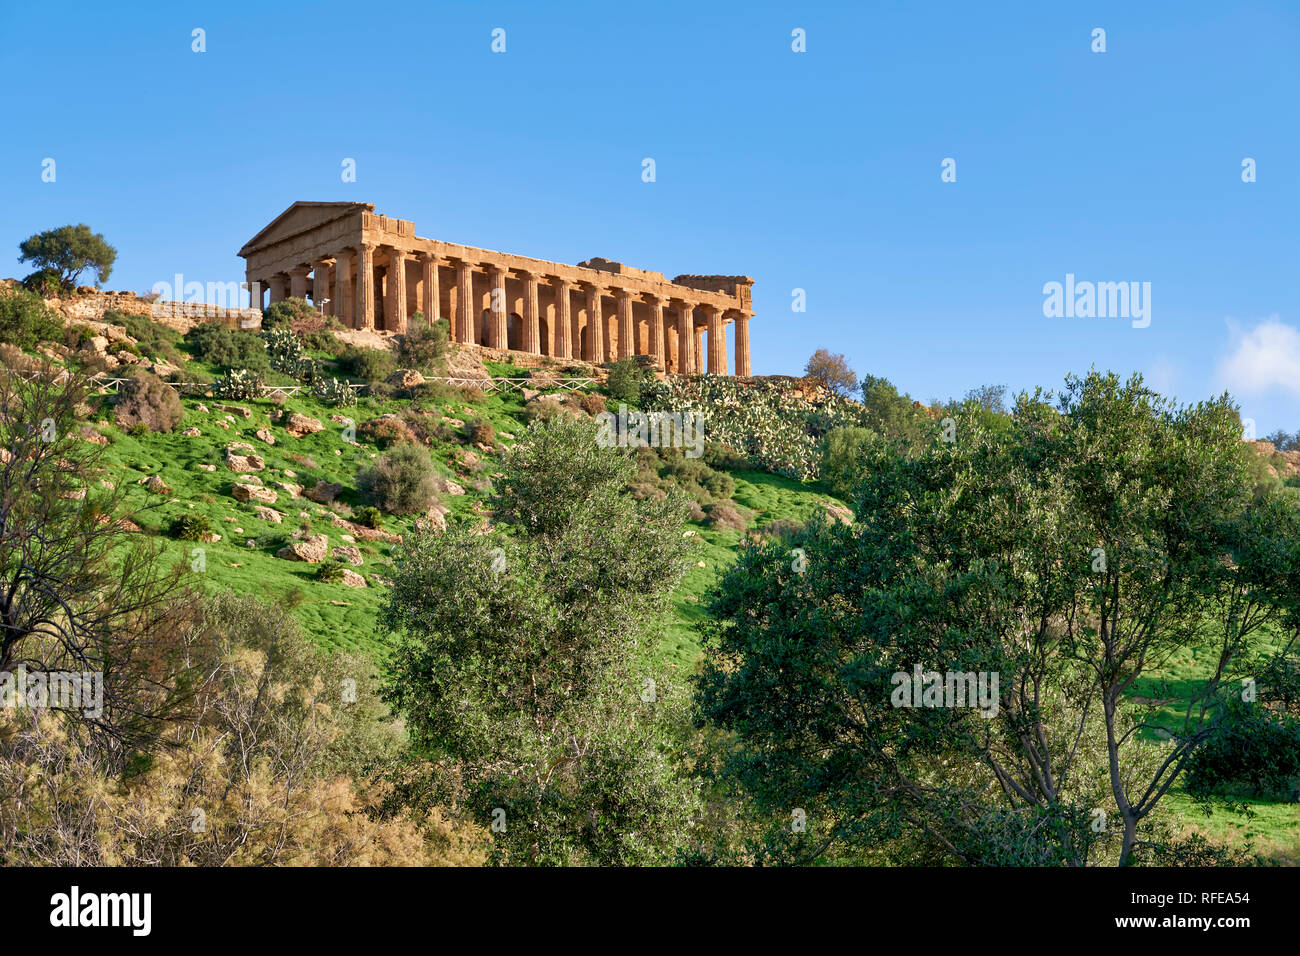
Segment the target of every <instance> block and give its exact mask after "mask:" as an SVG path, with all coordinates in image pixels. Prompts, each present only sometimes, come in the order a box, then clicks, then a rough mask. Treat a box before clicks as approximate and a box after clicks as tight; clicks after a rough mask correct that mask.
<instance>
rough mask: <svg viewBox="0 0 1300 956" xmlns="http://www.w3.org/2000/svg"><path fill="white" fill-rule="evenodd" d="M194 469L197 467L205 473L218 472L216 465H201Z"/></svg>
mask: <svg viewBox="0 0 1300 956" xmlns="http://www.w3.org/2000/svg"><path fill="white" fill-rule="evenodd" d="M194 467H195V468H202V469H203V470H204V471H216V470H217V466H216V465H203V464H199V465H195V466H194Z"/></svg>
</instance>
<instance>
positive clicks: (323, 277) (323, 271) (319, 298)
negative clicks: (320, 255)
mask: <svg viewBox="0 0 1300 956" xmlns="http://www.w3.org/2000/svg"><path fill="white" fill-rule="evenodd" d="M329 297H330V265H329V263H328V262H325V261H324V260H320V259H318V260H316V264H315V265H314V266H313V267H312V270H311V304H312V305H314V306H315V307H316V311H318V312H320V311H323V310H322V308H321V303H322V302H324V301H325V300H326V299H328V298H329Z"/></svg>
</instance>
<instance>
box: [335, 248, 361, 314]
mask: <svg viewBox="0 0 1300 956" xmlns="http://www.w3.org/2000/svg"><path fill="white" fill-rule="evenodd" d="M330 304H331V305H332V306H333V307H334V308H333V314H334V315H335V316H336V317H337V318H338V319H339V321H340V322H342V323H343V324H344V325H347V326H352V327H355V325H356V322H355V320H354V319H353V315H354V313H353V311H352V308H351V304H352V253H351V252H340V253H339V254H338V255H336V256H335V257H334V301H333V302H331V303H330Z"/></svg>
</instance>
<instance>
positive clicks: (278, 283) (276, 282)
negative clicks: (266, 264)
mask: <svg viewBox="0 0 1300 956" xmlns="http://www.w3.org/2000/svg"><path fill="white" fill-rule="evenodd" d="M288 284H289V283H288V277H287V276H286V275H285V274H284V273H283V272H277V273H276V274H275V275H273V276H271V304H272V305H275V303H277V302H283V301H284V293H285V289H286V287H287V286H288Z"/></svg>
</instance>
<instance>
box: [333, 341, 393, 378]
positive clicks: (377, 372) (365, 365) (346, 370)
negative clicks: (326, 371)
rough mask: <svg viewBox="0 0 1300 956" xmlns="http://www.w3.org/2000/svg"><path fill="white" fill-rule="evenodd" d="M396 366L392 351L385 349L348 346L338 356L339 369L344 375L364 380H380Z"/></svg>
mask: <svg viewBox="0 0 1300 956" xmlns="http://www.w3.org/2000/svg"><path fill="white" fill-rule="evenodd" d="M396 368H397V363H396V362H395V361H394V360H393V353H391V352H389V351H388V350H387V349H367V348H356V347H355V346H348V348H347V350H346V351H345V352H344V353H343V354H342V355H340V356H339V369H340V370H341V371H342V372H343V374H345V375H351V376H352V377H353V378H359V379H361V380H362V381H366V382H382V381H383V380H384V379H386V378H388V376H389V375H391V374H392V373H393V372H394V371H395V370H396Z"/></svg>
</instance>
